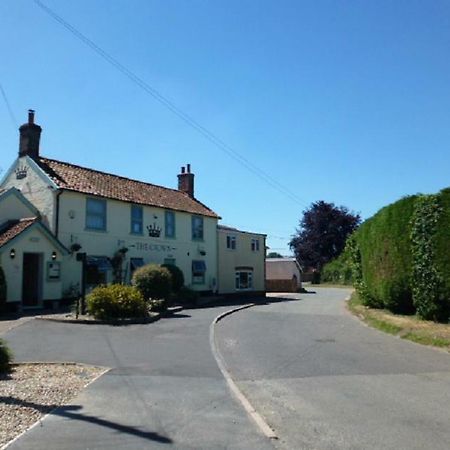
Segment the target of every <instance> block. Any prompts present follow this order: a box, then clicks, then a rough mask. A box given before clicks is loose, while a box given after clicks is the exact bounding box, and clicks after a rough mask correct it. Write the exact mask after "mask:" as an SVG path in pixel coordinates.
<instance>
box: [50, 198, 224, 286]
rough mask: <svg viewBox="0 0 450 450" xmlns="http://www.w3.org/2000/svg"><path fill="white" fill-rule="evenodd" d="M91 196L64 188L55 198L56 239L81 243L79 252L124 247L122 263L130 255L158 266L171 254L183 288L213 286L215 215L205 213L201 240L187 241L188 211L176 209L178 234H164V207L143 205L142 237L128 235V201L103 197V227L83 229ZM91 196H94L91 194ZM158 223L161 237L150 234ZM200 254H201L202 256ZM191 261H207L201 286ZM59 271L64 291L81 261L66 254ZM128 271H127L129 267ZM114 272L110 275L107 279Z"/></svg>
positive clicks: (109, 252) (68, 243)
mask: <svg viewBox="0 0 450 450" xmlns="http://www.w3.org/2000/svg"><path fill="white" fill-rule="evenodd" d="M87 198H90V196H89V195H85V194H80V193H78V192H70V191H63V192H62V194H61V195H60V198H59V205H60V206H59V208H60V211H59V226H58V229H59V232H58V239H59V240H60V241H61V242H62V244H63V245H65V246H66V247H67V248H68V249H70V247H71V245H72V244H74V243H77V244H80V245H81V246H82V249H81V250H80V252H86V253H87V254H88V255H92V256H107V257H110V258H111V257H112V256H113V255H114V253H115V252H116V251H117V250H119V249H120V248H122V247H127V248H128V249H129V250H128V252H127V253H126V264H127V265H128V267H129V261H130V258H143V259H144V261H145V263H157V264H162V263H163V262H164V259H166V258H173V259H175V260H176V265H177V266H178V267H179V268H180V269H181V270H182V271H183V273H184V276H185V284H186V286H190V287H192V288H193V289H196V290H211V289H215V286H216V285H217V232H216V228H217V219H215V218H211V217H205V216H202V217H203V224H204V240H203V241H202V242H199V241H193V240H192V239H191V233H192V231H191V230H192V227H191V217H192V214H190V213H186V212H179V211H174V213H175V222H176V238H175V239H166V238H165V237H164V220H165V214H164V211H165V210H164V209H163V208H157V207H150V206H143V225H144V233H143V234H142V235H135V234H131V232H130V229H131V205H132V203H125V202H121V201H118V200H110V199H106V204H107V213H106V217H107V231H106V232H103V231H92V230H86V228H85V224H86V199H87ZM92 198H95V197H92ZM154 224H155V225H156V226H159V227H161V229H162V232H161V237H159V238H152V237H149V236H148V232H147V229H146V227H147V226H148V225H154ZM200 252H205V255H204V256H203V255H201V254H200ZM192 260H204V261H205V263H206V269H207V271H206V276H205V284H203V285H191V281H192V280H191V275H192ZM64 266H65V270H64V274H63V289H64V290H66V289H68V288H69V287H70V285H71V284H75V283H79V282H80V278H81V264H80V263H79V262H77V261H76V260H75V258H74V257H73V256H72V257H69V258H66V260H65V263H64ZM128 274H129V270H128ZM111 276H112V274H111V273H109V279H108V282H109V281H112V279H111Z"/></svg>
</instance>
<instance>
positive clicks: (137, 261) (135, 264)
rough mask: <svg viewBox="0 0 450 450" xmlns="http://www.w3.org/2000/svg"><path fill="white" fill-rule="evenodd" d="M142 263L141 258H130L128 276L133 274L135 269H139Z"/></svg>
mask: <svg viewBox="0 0 450 450" xmlns="http://www.w3.org/2000/svg"><path fill="white" fill-rule="evenodd" d="M143 265H144V259H143V258H130V277H132V276H133V273H134V271H135V270H136V269H139V267H142V266H143Z"/></svg>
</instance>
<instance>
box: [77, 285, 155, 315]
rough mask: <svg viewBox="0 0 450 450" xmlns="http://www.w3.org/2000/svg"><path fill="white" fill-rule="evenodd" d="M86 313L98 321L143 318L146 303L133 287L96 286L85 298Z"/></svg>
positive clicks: (145, 311)
mask: <svg viewBox="0 0 450 450" xmlns="http://www.w3.org/2000/svg"><path fill="white" fill-rule="evenodd" d="M86 300H87V311H88V313H89V314H91V315H92V316H94V317H95V318H96V319H99V320H110V319H125V318H133V317H145V316H147V314H148V311H147V303H146V302H145V300H144V298H143V297H142V294H141V293H140V292H139V291H138V290H137V289H136V288H135V287H133V286H124V285H122V284H111V285H109V286H98V287H96V288H95V289H93V291H92V292H91V293H90V294H89V295H88V296H87V298H86Z"/></svg>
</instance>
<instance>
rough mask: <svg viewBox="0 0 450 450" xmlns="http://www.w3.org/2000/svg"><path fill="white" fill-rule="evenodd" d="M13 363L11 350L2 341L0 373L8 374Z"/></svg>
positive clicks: (0, 347)
mask: <svg viewBox="0 0 450 450" xmlns="http://www.w3.org/2000/svg"><path fill="white" fill-rule="evenodd" d="M11 361H12V353H11V350H10V349H9V348H8V346H7V345H6V342H5V341H4V340H3V339H0V373H3V372H7V371H8V370H9V365H10V363H11Z"/></svg>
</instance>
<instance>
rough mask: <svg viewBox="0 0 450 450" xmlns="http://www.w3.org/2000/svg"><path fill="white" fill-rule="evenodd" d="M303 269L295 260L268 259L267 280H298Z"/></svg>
mask: <svg viewBox="0 0 450 450" xmlns="http://www.w3.org/2000/svg"><path fill="white" fill-rule="evenodd" d="M301 272H302V269H301V267H300V265H299V263H298V261H297V260H296V259H295V258H266V278H267V279H268V280H290V279H292V277H293V276H294V275H295V276H296V277H297V278H298V279H299V277H300V275H301Z"/></svg>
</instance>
